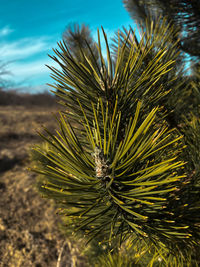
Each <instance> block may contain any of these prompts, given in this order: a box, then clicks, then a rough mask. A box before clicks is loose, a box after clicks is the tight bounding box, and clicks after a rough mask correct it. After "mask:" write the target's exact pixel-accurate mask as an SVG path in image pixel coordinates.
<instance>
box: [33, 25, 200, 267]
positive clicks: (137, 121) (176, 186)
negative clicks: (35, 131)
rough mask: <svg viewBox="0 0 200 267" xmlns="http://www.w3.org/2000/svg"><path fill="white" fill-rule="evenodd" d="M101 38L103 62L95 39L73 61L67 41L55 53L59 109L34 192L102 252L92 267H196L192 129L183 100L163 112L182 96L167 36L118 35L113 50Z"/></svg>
mask: <svg viewBox="0 0 200 267" xmlns="http://www.w3.org/2000/svg"><path fill="white" fill-rule="evenodd" d="M157 25H159V27H160V28H158V27H157ZM102 32H103V36H104V41H105V44H106V53H107V56H106V59H105V58H104V56H103V51H102V49H101V46H102V43H101V40H100V33H99V31H98V34H97V35H98V44H97V46H96V48H95V49H94V47H93V42H92V44H90V43H89V42H88V40H87V38H86V39H85V46H82V45H81V46H80V47H79V49H78V50H77V53H78V54H77V53H73V51H72V52H71V51H70V49H69V48H68V41H69V40H67V39H66V40H65V41H64V42H60V43H59V49H56V50H54V52H55V54H56V55H55V56H52V58H53V59H54V60H55V61H56V62H57V63H58V64H59V66H60V67H61V70H57V69H56V68H53V67H50V69H51V70H52V72H53V74H52V77H53V78H54V80H55V82H56V83H55V84H53V85H52V87H53V88H54V89H55V91H54V93H55V94H56V95H57V96H58V97H59V98H60V99H61V104H63V106H64V109H63V110H62V112H60V115H59V117H58V118H57V121H58V125H59V130H58V131H57V134H55V135H54V134H52V133H51V132H49V131H48V129H46V130H45V131H46V134H40V135H41V137H42V138H43V140H44V144H42V145H38V146H36V147H35V148H34V153H33V156H34V159H35V163H34V164H35V166H34V167H33V170H34V171H35V172H37V173H38V174H39V175H40V179H39V181H38V188H39V190H40V192H41V193H42V194H43V195H44V196H46V197H49V198H52V199H55V200H56V202H57V204H58V205H59V207H60V213H61V215H63V216H64V218H66V223H67V228H68V229H70V231H71V229H72V231H73V232H74V233H77V234H82V235H83V236H84V238H85V240H86V242H87V243H88V242H90V241H91V242H97V243H99V244H102V245H104V246H106V253H107V255H102V256H101V257H100V258H99V259H98V261H97V262H96V263H93V264H92V265H93V266H94V265H95V264H96V266H113V267H114V266H122V265H120V264H121V263H122V262H123V263H124V265H123V266H191V265H190V264H193V265H192V266H195V264H196V266H198V249H199V245H200V231H199V230H200V229H199V227H200V210H199V209H200V205H199V204H200V197H199V185H200V184H199V151H200V150H199V148H200V144H199V136H200V122H199V120H198V119H197V118H196V117H195V115H190V108H189V107H187V109H186V111H188V113H187V112H185V113H184V114H181V115H180V112H181V110H182V108H183V107H184V104H183V103H184V99H185V98H184V97H186V96H185V95H184V94H183V95H182V96H181V97H182V98H181V99H180V101H179V104H180V106H181V105H182V107H181V108H180V109H178V111H177V112H174V108H175V107H174V106H172V105H171V104H170V103H171V99H172V98H173V97H174V98H175V97H176V99H178V98H177V94H179V93H178V92H180V88H181V89H182V92H184V93H186V92H188V91H187V90H188V89H187V88H188V86H187V81H188V80H187V79H184V78H183V76H181V77H182V78H181V80H180V79H179V73H180V72H179V71H178V70H176V68H175V67H176V63H175V62H176V60H178V56H179V55H178V54H179V53H178V52H179V48H178V45H177V43H176V41H174V38H172V37H173V36H175V35H176V31H175V30H174V29H173V27H172V26H169V25H166V22H165V21H164V20H161V21H160V22H158V23H157V24H153V23H151V25H150V27H146V32H144V33H143V34H142V37H141V39H140V40H138V38H137V36H136V34H135V33H134V31H133V30H132V29H130V30H129V31H127V30H124V31H119V32H118V33H117V34H116V36H115V41H114V44H113V48H112V51H111V49H110V46H109V44H108V39H107V36H106V33H105V32H104V30H103V29H102ZM81 41H84V38H82V39H81ZM85 47H86V48H87V49H85ZM96 49H97V50H96ZM94 51H98V54H96V52H94ZM79 52H80V53H79ZM77 55H81V56H77ZM182 79H184V80H182ZM195 86H197V85H196V84H195ZM195 86H193V87H195ZM189 87H190V89H191V87H192V86H189ZM190 89H189V90H190ZM180 95H181V94H179V96H180ZM192 109H193V106H192ZM196 109H197V112H198V104H197V107H196ZM174 114H175V115H174ZM172 115H173V116H172ZM178 115H180V116H181V118H179V116H178ZM183 115H184V116H183ZM172 118H173V119H172ZM125 264H126V265H125ZM153 264H154V265H153Z"/></svg>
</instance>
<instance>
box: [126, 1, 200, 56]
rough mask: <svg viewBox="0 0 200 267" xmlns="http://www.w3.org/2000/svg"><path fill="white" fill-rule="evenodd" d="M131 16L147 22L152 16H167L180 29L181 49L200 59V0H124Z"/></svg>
mask: <svg viewBox="0 0 200 267" xmlns="http://www.w3.org/2000/svg"><path fill="white" fill-rule="evenodd" d="M123 2H124V4H125V7H126V9H127V10H128V12H129V13H130V15H131V17H132V18H133V19H135V20H137V21H138V22H139V23H142V24H143V25H144V24H145V19H146V18H147V17H149V16H151V18H152V19H156V18H158V17H159V16H161V17H164V16H166V17H167V19H168V22H171V23H173V24H174V25H175V26H176V27H177V28H178V29H179V35H178V38H180V49H181V50H182V51H184V52H185V53H187V54H189V56H190V57H193V60H197V61H198V60H200V1H199V0H168V1H165V0H147V1H146V0H124V1H123Z"/></svg>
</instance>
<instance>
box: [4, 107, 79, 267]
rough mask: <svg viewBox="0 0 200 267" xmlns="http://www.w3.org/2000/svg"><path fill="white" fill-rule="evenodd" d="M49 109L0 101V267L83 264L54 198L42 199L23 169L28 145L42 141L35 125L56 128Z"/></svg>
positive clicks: (27, 172)
mask: <svg viewBox="0 0 200 267" xmlns="http://www.w3.org/2000/svg"><path fill="white" fill-rule="evenodd" d="M52 109H53V108H52V107H51V108H47V107H46V108H39V107H32V108H30V109H29V108H27V107H23V106H0V267H6V266H8V267H23V266H24V267H29V266H30V267H46V266H48V267H51V266H52V267H54V266H55V267H67V266H73V267H74V266H83V264H78V256H77V257H76V255H78V252H77V250H76V248H75V247H73V246H72V244H71V243H70V241H68V240H65V238H64V236H63V234H61V233H60V231H59V229H58V224H59V216H58V215H56V208H55V207H54V205H53V202H51V201H50V200H46V199H43V198H41V196H40V195H39V194H38V193H37V191H36V190H35V187H34V186H35V181H36V176H35V174H33V173H31V172H30V171H28V170H27V168H28V167H29V166H30V160H29V157H28V154H29V151H30V148H31V147H32V146H33V145H34V144H35V143H38V142H40V141H41V140H40V138H39V137H38V135H37V133H36V130H39V131H40V130H41V125H44V126H46V127H47V128H48V129H52V130H53V129H54V128H55V127H56V126H55V125H56V124H55V119H54V118H53V117H52V116H51V113H52V111H53V110H52ZM54 110H56V108H54ZM61 255H62V257H61ZM63 255H65V256H63ZM75 262H76V263H75Z"/></svg>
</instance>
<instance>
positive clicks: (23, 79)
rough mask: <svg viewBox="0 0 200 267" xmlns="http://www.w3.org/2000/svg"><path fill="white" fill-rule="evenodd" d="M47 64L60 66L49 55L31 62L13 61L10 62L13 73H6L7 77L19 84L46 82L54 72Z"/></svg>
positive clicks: (10, 69)
mask: <svg viewBox="0 0 200 267" xmlns="http://www.w3.org/2000/svg"><path fill="white" fill-rule="evenodd" d="M46 65H49V66H54V67H56V68H59V65H58V64H56V62H55V61H53V60H52V59H50V58H48V57H44V58H42V59H38V60H34V61H30V62H20V61H16V62H12V63H10V64H9V71H10V73H11V75H5V78H7V79H9V80H12V81H13V82H14V83H16V84H18V83H20V84H22V85H23V84H33V85H36V84H45V83H48V82H49V80H50V78H49V76H50V73H51V72H52V71H51V70H50V69H49V68H48V67H47V66H46Z"/></svg>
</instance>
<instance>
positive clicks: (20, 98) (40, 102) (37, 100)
mask: <svg viewBox="0 0 200 267" xmlns="http://www.w3.org/2000/svg"><path fill="white" fill-rule="evenodd" d="M8 105H23V106H42V107H43V106H45V107H46V106H52V105H54V106H55V105H56V103H55V96H54V95H51V94H50V93H48V92H43V93H38V94H29V93H19V92H17V90H5V89H2V88H1V89H0V106H8Z"/></svg>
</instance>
